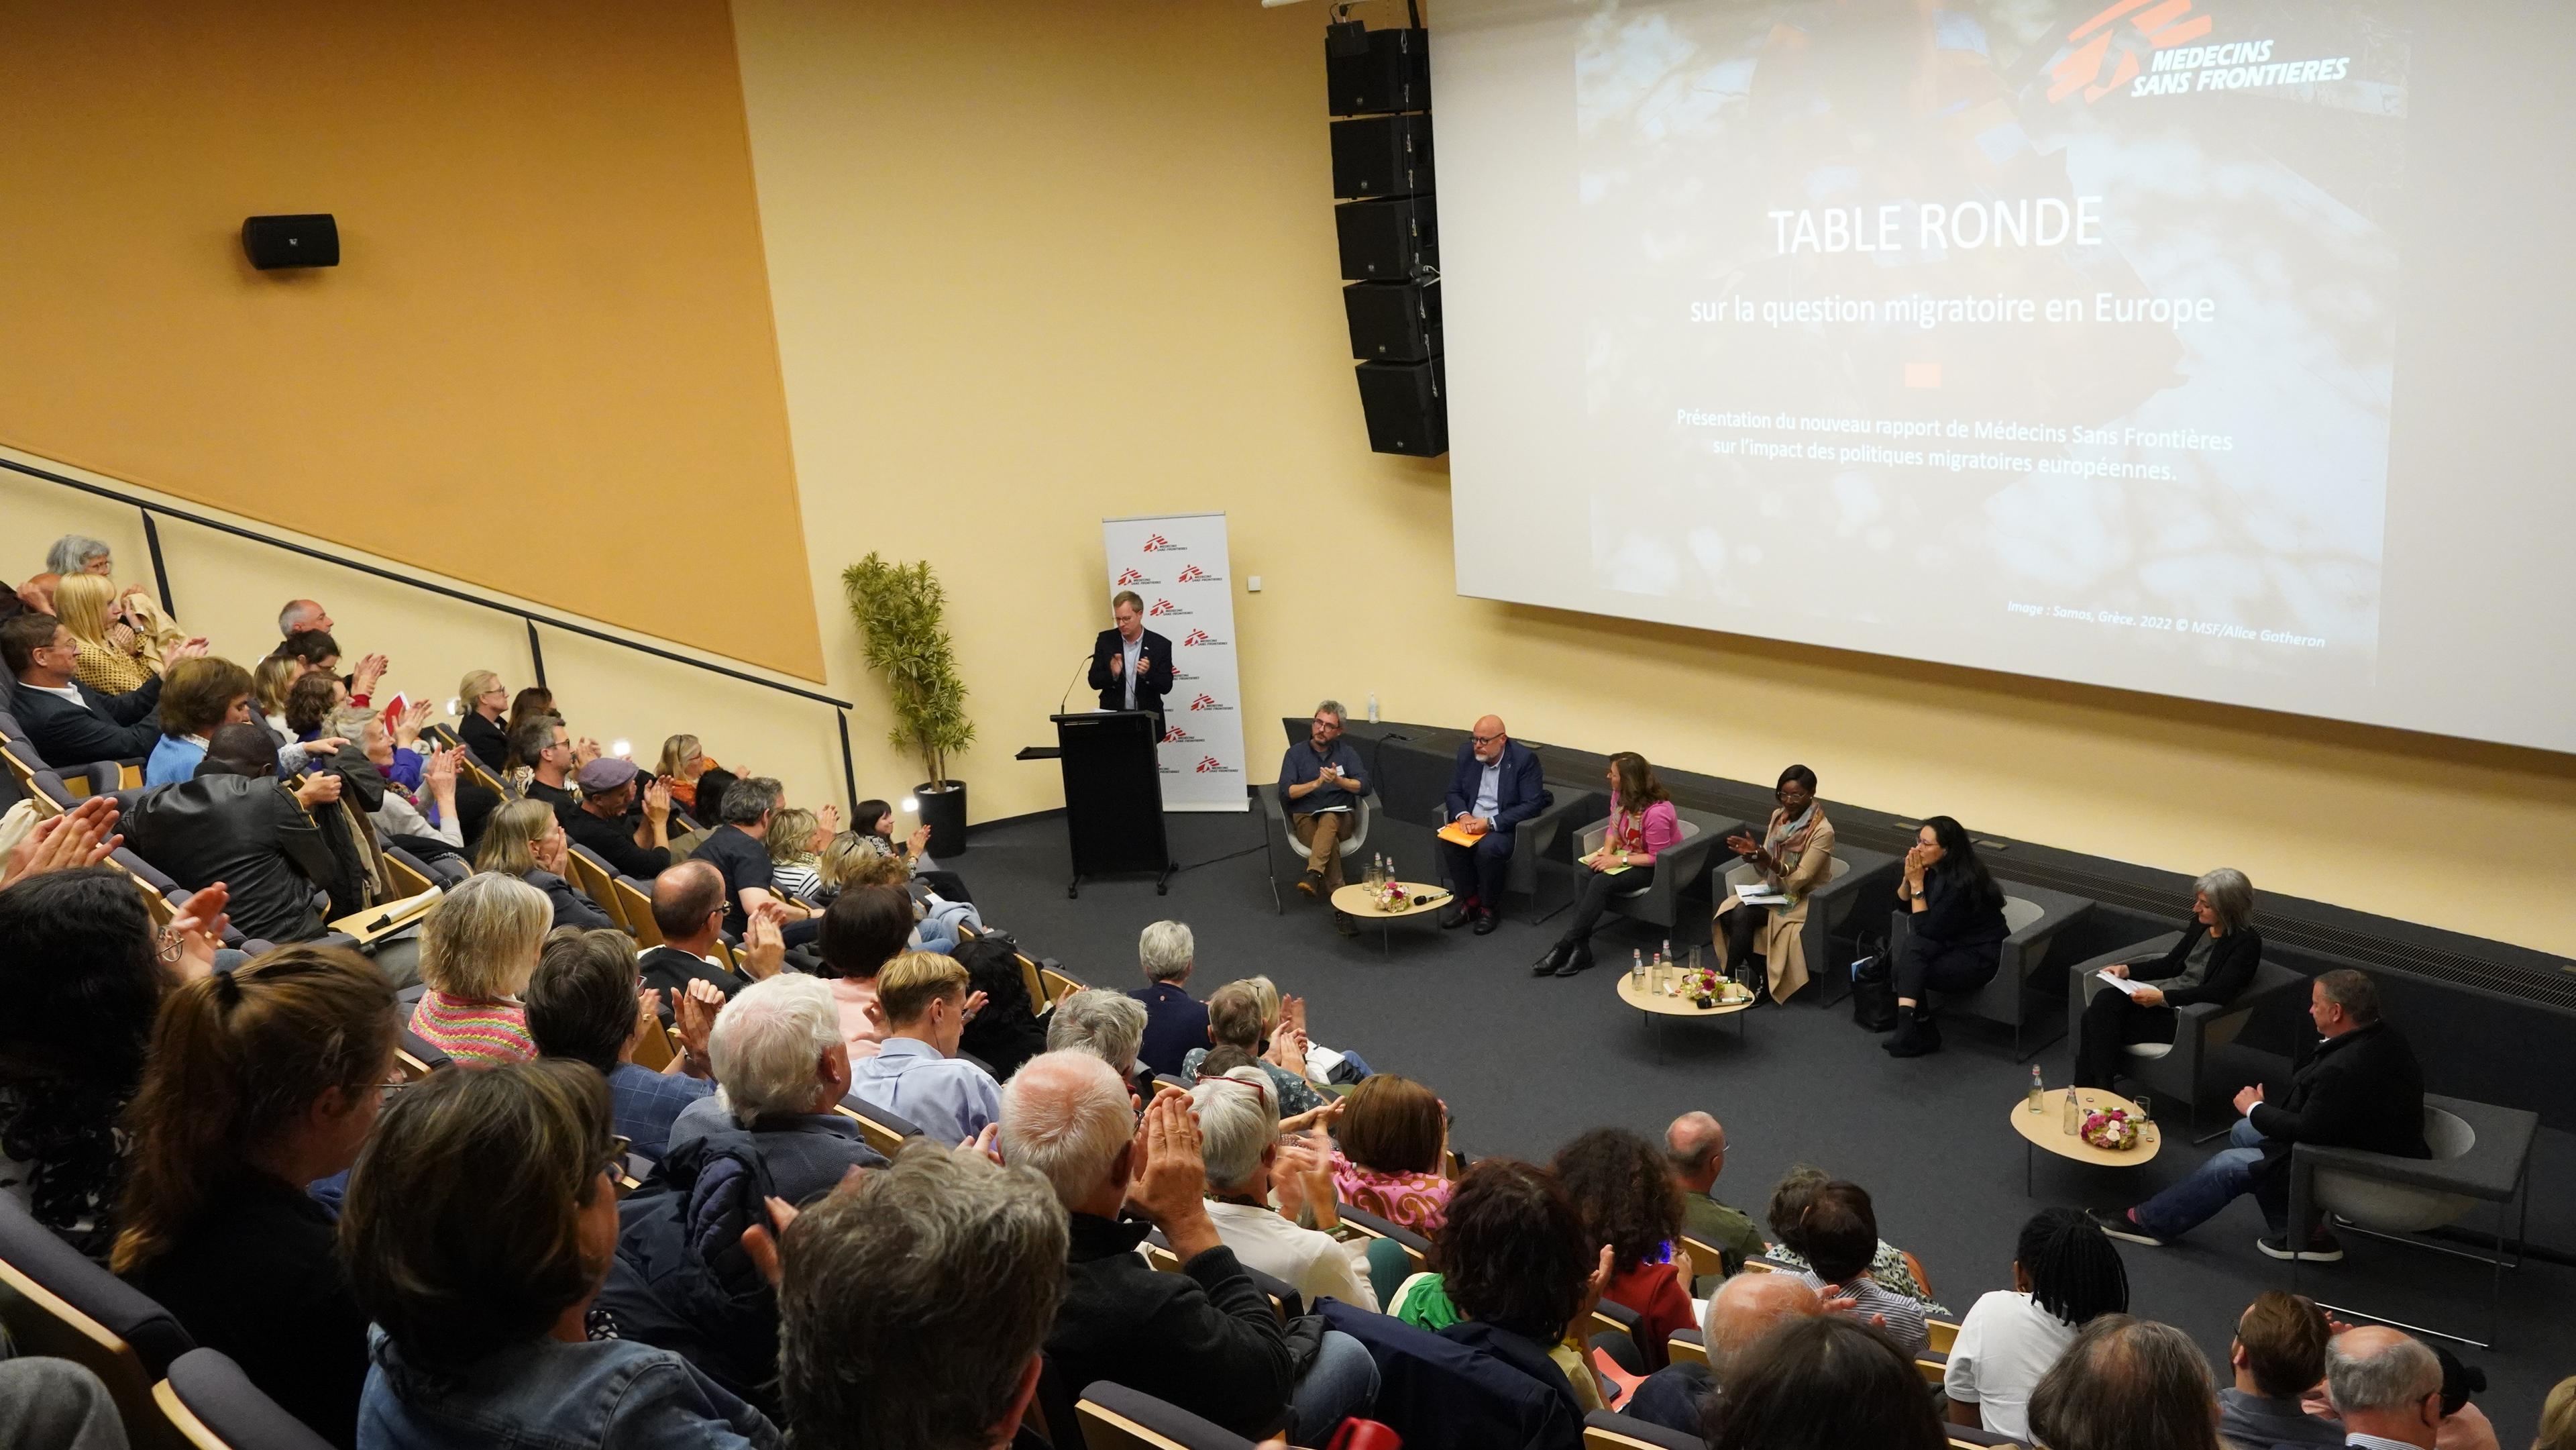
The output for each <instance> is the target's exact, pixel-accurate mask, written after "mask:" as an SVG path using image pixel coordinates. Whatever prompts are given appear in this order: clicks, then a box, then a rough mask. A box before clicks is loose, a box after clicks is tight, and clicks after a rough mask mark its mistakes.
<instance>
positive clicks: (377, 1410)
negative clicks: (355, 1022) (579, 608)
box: [340, 878, 782, 1450]
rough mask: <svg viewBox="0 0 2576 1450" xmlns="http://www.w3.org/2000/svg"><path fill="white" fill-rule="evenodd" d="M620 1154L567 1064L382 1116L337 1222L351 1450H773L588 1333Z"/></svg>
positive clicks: (711, 1403)
mask: <svg viewBox="0 0 2576 1450" xmlns="http://www.w3.org/2000/svg"><path fill="white" fill-rule="evenodd" d="M496 879H497V878H496ZM626 1150H627V1144H626V1142H625V1140H624V1139H622V1138H620V1137H618V1136H617V1125H616V1118H615V1115H614V1112H613V1110H612V1108H611V1106H610V1101H609V1092H608V1083H607V1080H606V1079H604V1078H602V1077H601V1076H600V1075H599V1073H598V1072H597V1071H596V1070H595V1069H593V1068H591V1067H588V1066H586V1065H584V1064H582V1063H578V1062H566V1061H561V1060H553V1061H545V1062H531V1063H518V1064H511V1065H506V1066H501V1067H495V1068H493V1069H491V1070H489V1071H485V1072H440V1073H432V1074H430V1076H429V1077H427V1078H425V1079H423V1080H422V1081H420V1082H419V1083H416V1084H414V1085H413V1086H412V1087H410V1088H408V1089H406V1090H404V1091H403V1092H402V1093H400V1094H398V1095H397V1096H396V1099H395V1101H394V1102H393V1104H392V1105H391V1106H389V1107H387V1108H386V1109H385V1112H384V1117H383V1119H382V1121H380V1122H379V1123H378V1124H377V1125H376V1132H375V1136H374V1137H373V1138H372V1139H370V1140H369V1142H368V1144H367V1146H366V1148H365V1149H364V1150H363V1151H362V1152H360V1154H359V1155H358V1166H357V1168H356V1170H355V1171H354V1172H352V1173H351V1174H350V1175H349V1196H348V1200H347V1207H346V1209H345V1211H344V1212H343V1214H342V1217H341V1220H340V1240H341V1244H342V1251H343V1254H344V1256H345V1258H346V1260H347V1262H348V1264H349V1276H350V1280H351V1282H352V1284H353V1285H354V1286H355V1288H356V1290H357V1297H358V1303H359V1305H360V1307H362V1308H363V1309H364V1310H365V1311H366V1313H367V1316H368V1318H369V1319H370V1320H371V1321H373V1323H374V1324H375V1327H376V1331H377V1332H376V1334H375V1337H374V1338H373V1340H372V1342H371V1343H370V1345H369V1347H368V1357H369V1359H370V1360H371V1361H372V1365H371V1367H370V1369H369V1370H368V1373H367V1384H366V1389H365V1391H364V1393H363V1394H362V1395H361V1397H360V1399H359V1403H358V1442H359V1443H360V1444H362V1445H370V1446H386V1447H394V1446H429V1445H468V1444H475V1445H479V1444H488V1443H493V1442H496V1441H497V1440H500V1439H504V1438H508V1439H514V1440H516V1441H518V1442H519V1443H523V1444H544V1445H554V1446H601V1447H605V1446H639V1447H669V1446H680V1445H687V1446H692V1447H697V1450H738V1447H758V1450H776V1447H778V1446H779V1445H780V1444H781V1443H782V1441H781V1439H780V1437H779V1434H778V1431H777V1428H776V1427H775V1426H773V1425H771V1424H770V1422H769V1421H768V1420H767V1419H766V1418H764V1417H763V1416H762V1415H761V1413H760V1412H759V1411H758V1410H755V1409H753V1408H751V1407H750V1406H748V1405H746V1404H744V1403H743V1402H742V1401H741V1400H739V1399H736V1398H735V1397H734V1396H733V1395H732V1394H731V1393H729V1392H728V1391H726V1390H725V1389H723V1388H722V1387H721V1386H719V1385H717V1384H716V1383H715V1382H714V1381H713V1380H711V1379H709V1378H708V1377H707V1376H706V1375H705V1374H703V1373H701V1372H700V1371H699V1370H697V1369H696V1368H695V1367H693V1366H692V1365H691V1364H690V1363H689V1361H688V1360H686V1359H683V1358H681V1357H680V1356H679V1355H677V1354H673V1353H672V1352H670V1351H669V1350H664V1349H655V1348H652V1347H650V1346H648V1345H646V1344H643V1343H641V1342H639V1341H637V1340H634V1339H628V1338H621V1337H619V1336H618V1334H617V1333H616V1330H615V1327H614V1326H613V1325H611V1324H608V1323H605V1322H600V1321H598V1320H597V1319H596V1318H595V1316H594V1315H593V1314H592V1313H591V1307H592V1303H593V1301H594V1300H595V1299H597V1297H598V1295H599V1290H600V1286H601V1284H602V1282H603V1281H604V1280H605V1279H606V1278H607V1275H608V1271H609V1268H610V1266H611V1265H612V1264H613V1263H614V1262H615V1260H616V1257H617V1236H618V1219H617V1176H616V1175H617V1173H618V1171H619V1169H620V1168H621V1167H622V1166H623V1164H624V1161H625V1158H626ZM460 1187H462V1188H464V1189H465V1190H466V1191H461V1192H460V1191H459V1189H460Z"/></svg>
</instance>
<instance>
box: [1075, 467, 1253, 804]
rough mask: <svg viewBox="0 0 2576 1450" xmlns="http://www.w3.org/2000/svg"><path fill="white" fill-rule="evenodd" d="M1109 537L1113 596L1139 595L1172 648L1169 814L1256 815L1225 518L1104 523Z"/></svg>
mask: <svg viewBox="0 0 2576 1450" xmlns="http://www.w3.org/2000/svg"><path fill="white" fill-rule="evenodd" d="M1100 536H1101V542H1102V544H1103V545H1104V549H1105V552H1106V553H1107V555H1108V558H1109V597H1110V599H1115V598H1116V597H1117V595H1118V594H1119V593H1121V592H1122V591H1128V590H1132V591H1134V592H1135V594H1136V595H1137V597H1138V598H1141V599H1143V600H1144V601H1145V627H1146V628H1147V629H1149V630H1152V631H1153V632H1154V633H1156V634H1159V635H1161V636H1163V637H1164V638H1165V639H1168V640H1170V641H1171V642H1172V692H1171V693H1170V694H1168V695H1166V696H1164V697H1163V745H1162V768H1163V809H1165V810H1167V811H1240V810H1249V809H1251V801H1250V798H1249V797H1247V796H1246V795H1245V794H1244V788H1243V689H1242V686H1241V684H1240V682H1239V677H1238V675H1237V674H1236V672H1235V660H1234V584H1233V581H1232V580H1231V579H1229V578H1228V577H1227V576H1228V575H1230V574H1232V573H1233V572H1234V571H1233V569H1232V568H1230V567H1229V566H1228V564H1227V560H1226V547H1225V515H1223V514H1156V515H1152V516H1150V517H1146V518H1134V519H1102V520H1101V521H1100ZM1105 602H1106V601H1104V603H1105Z"/></svg>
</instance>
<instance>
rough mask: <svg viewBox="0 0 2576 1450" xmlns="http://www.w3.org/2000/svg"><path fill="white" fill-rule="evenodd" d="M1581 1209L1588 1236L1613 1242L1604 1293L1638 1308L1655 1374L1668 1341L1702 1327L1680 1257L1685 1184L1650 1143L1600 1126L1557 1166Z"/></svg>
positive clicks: (1561, 1154) (1565, 1151) (1641, 1344)
mask: <svg viewBox="0 0 2576 1450" xmlns="http://www.w3.org/2000/svg"><path fill="white" fill-rule="evenodd" d="M1551 1166H1552V1167H1553V1168H1554V1169H1555V1171H1556V1177H1557V1181H1558V1182H1560V1183H1562V1184H1564V1185H1565V1192H1566V1196H1567V1197H1569V1198H1571V1199H1573V1200H1574V1206H1575V1210H1576V1211H1577V1212H1578V1213H1580V1214H1582V1215H1583V1230H1584V1232H1585V1234H1587V1235H1588V1236H1589V1237H1591V1238H1593V1239H1595V1240H1598V1241H1599V1242H1601V1243H1605V1244H1608V1245H1609V1246H1610V1279H1609V1282H1608V1283H1606V1284H1604V1285H1603V1286H1602V1289H1601V1297H1602V1298H1604V1299H1607V1300H1609V1301H1610V1302H1611V1303H1613V1304H1620V1305H1624V1306H1626V1307H1627V1308H1629V1309H1631V1310H1633V1311H1635V1313H1636V1315H1637V1321H1638V1322H1637V1332H1636V1340H1637V1347H1638V1348H1639V1349H1640V1350H1642V1351H1643V1352H1644V1354H1645V1358H1646V1363H1645V1368H1646V1370H1647V1372H1649V1373H1652V1372H1653V1371H1655V1370H1659V1369H1662V1368H1663V1367H1664V1360H1665V1348H1664V1346H1665V1341H1667V1340H1669V1339H1671V1338H1672V1337H1673V1335H1674V1334H1675V1333H1676V1332H1677V1331H1680V1330H1684V1329H1697V1328H1699V1315H1698V1312H1697V1311H1696V1310H1694V1309H1693V1308H1692V1307H1691V1294H1690V1279H1689V1277H1688V1275H1687V1274H1686V1272H1685V1271H1684V1270H1683V1269H1682V1268H1681V1267H1680V1266H1679V1265H1677V1264H1675V1263H1674V1262H1673V1260H1674V1253H1673V1249H1674V1247H1675V1246H1676V1245H1677V1244H1679V1243H1680V1242H1681V1237H1682V1193H1681V1186H1680V1185H1679V1184H1677V1183H1675V1182H1673V1174H1672V1170H1671V1169H1670V1168H1668V1167H1666V1166H1665V1165H1664V1156H1663V1154H1661V1153H1659V1152H1657V1151H1656V1149H1655V1146H1654V1145H1653V1144H1652V1143H1649V1142H1647V1141H1646V1140H1645V1139H1643V1138H1640V1137H1638V1136H1637V1135H1636V1134H1634V1133H1631V1132H1629V1131H1627V1130H1626V1129H1624V1128H1595V1129H1593V1130H1592V1131H1590V1132H1588V1133H1585V1134H1584V1135H1582V1136H1581V1137H1579V1138H1576V1139H1575V1140H1574V1141H1573V1142H1571V1143H1568V1144H1566V1145H1565V1146H1564V1147H1562V1148H1559V1149H1557V1150H1556V1161H1555V1162H1554V1163H1553V1164H1552V1165H1551Z"/></svg>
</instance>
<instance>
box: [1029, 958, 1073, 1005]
mask: <svg viewBox="0 0 2576 1450" xmlns="http://www.w3.org/2000/svg"><path fill="white" fill-rule="evenodd" d="M1038 981H1039V982H1040V983H1041V984H1043V985H1044V986H1045V988H1046V1003H1047V1005H1048V1006H1050V1007H1052V1006H1054V1005H1055V1004H1056V1003H1058V1002H1061V1001H1063V1000H1064V999H1065V998H1067V997H1070V996H1072V995H1073V994H1074V993H1076V992H1079V991H1081V990H1082V984H1081V983H1080V982H1077V981H1075V980H1074V979H1073V978H1072V977H1071V976H1070V975H1068V974H1066V973H1064V972H1059V971H1057V970H1056V969H1055V968H1053V967H1040V968H1038Z"/></svg>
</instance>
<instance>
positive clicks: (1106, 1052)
mask: <svg viewBox="0 0 2576 1450" xmlns="http://www.w3.org/2000/svg"><path fill="white" fill-rule="evenodd" d="M1144 1040H1145V1008H1144V1005H1143V1004H1142V1003H1140V1002H1138V1001H1137V1000H1136V999H1135V998H1133V997H1129V996H1127V995H1125V994H1124V993H1120V992H1112V991H1110V990H1109V989H1108V988H1106V987H1085V988H1083V989H1082V990H1081V991H1079V992H1075V993H1072V994H1070V995H1069V996H1066V997H1064V998H1062V999H1060V1000H1059V1001H1057V1003H1056V1004H1055V1010H1054V1011H1052V1012H1049V1013H1048V1014H1047V1034H1046V1045H1047V1051H1049V1052H1063V1051H1066V1050H1068V1049H1079V1050H1080V1051H1083V1052H1088V1053H1090V1054H1091V1055H1092V1056H1094V1057H1096V1058H1099V1059H1100V1060H1101V1061H1102V1062H1105V1063H1107V1064H1109V1068H1110V1071H1112V1072H1115V1073H1117V1074H1118V1079H1119V1081H1121V1082H1124V1083H1126V1084H1127V1085H1128V1086H1129V1087H1130V1088H1132V1089H1134V1090H1135V1092H1136V1094H1137V1095H1138V1096H1139V1097H1144V1096H1149V1095H1151V1094H1152V1092H1153V1091H1154V1078H1153V1073H1152V1070H1151V1069H1148V1068H1145V1067H1143V1066H1142V1065H1141V1064H1139V1063H1138V1062H1137V1060H1136V1049H1137V1047H1138V1045H1139V1044H1141V1043H1142V1042H1143V1041H1144Z"/></svg>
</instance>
